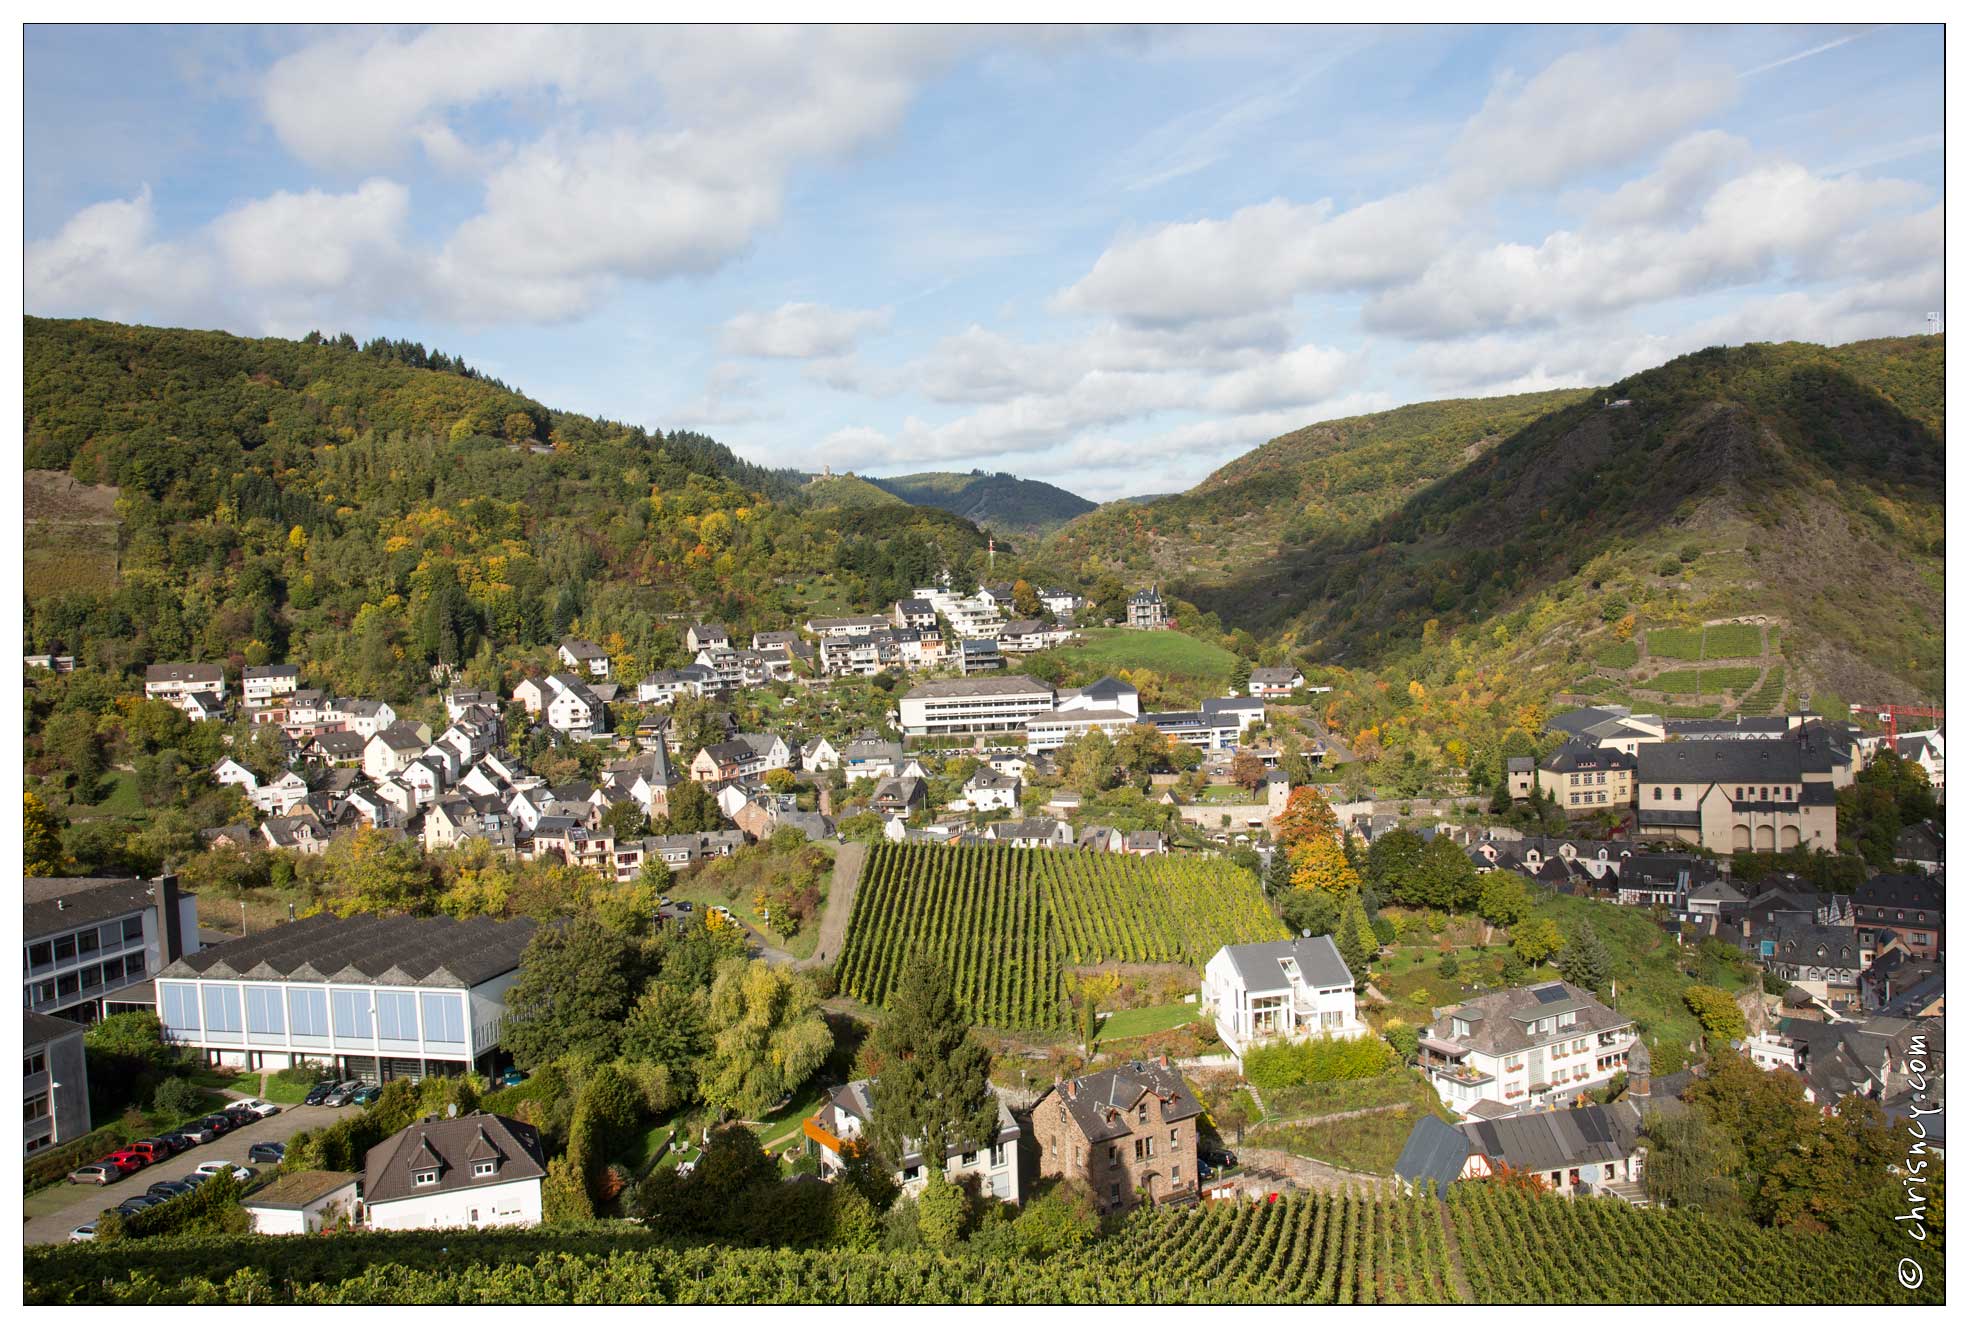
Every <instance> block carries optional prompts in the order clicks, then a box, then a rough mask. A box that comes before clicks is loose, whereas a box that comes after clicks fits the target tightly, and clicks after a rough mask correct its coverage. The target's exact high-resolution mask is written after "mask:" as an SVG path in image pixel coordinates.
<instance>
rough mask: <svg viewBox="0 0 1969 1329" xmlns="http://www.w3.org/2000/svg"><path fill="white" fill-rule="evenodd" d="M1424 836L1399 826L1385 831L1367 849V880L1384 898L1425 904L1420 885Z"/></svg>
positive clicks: (1394, 901)
mask: <svg viewBox="0 0 1969 1329" xmlns="http://www.w3.org/2000/svg"><path fill="white" fill-rule="evenodd" d="M1423 848H1424V845H1423V843H1422V837H1421V836H1419V835H1417V834H1416V833H1415V832H1414V831H1410V830H1404V829H1402V828H1400V827H1397V828H1396V829H1394V830H1392V831H1384V832H1383V833H1382V834H1380V835H1378V836H1376V837H1375V838H1374V843H1373V844H1371V845H1369V846H1368V850H1367V872H1366V877H1367V880H1368V881H1369V882H1370V883H1372V884H1373V886H1374V889H1375V890H1376V891H1377V892H1379V893H1380V896H1381V898H1382V899H1383V900H1388V901H1392V902H1393V903H1395V904H1423V903H1425V901H1424V900H1423V899H1422V898H1421V894H1420V891H1419V887H1418V881H1419V873H1420V870H1421V867H1422V850H1423Z"/></svg>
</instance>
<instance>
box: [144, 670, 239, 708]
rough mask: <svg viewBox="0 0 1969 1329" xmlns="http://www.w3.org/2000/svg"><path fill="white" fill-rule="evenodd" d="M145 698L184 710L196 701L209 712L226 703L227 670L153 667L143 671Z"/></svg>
mask: <svg viewBox="0 0 1969 1329" xmlns="http://www.w3.org/2000/svg"><path fill="white" fill-rule="evenodd" d="M144 697H145V698H146V699H147V700H150V701H168V702H170V703H171V704H172V705H173V706H176V707H177V708H178V709H179V710H184V709H186V707H187V706H188V705H189V704H190V703H191V702H192V701H193V699H197V701H198V703H199V705H200V706H201V707H203V708H204V709H206V710H208V711H209V710H211V709H213V708H215V707H217V706H218V705H220V704H221V703H223V702H224V701H225V699H226V667H225V666H224V665H216V664H154V665H149V666H147V667H146V668H145V669H144Z"/></svg>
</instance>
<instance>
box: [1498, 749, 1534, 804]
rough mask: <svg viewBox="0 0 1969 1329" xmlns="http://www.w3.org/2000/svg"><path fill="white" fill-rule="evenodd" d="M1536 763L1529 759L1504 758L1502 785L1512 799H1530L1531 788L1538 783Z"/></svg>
mask: <svg viewBox="0 0 1969 1329" xmlns="http://www.w3.org/2000/svg"><path fill="white" fill-rule="evenodd" d="M1537 769H1538V767H1537V763H1535V762H1534V761H1533V760H1532V759H1531V758H1530V757H1506V758H1505V759H1504V783H1505V786H1506V787H1507V788H1508V789H1509V790H1510V791H1511V797H1513V798H1521V799H1522V798H1530V797H1531V791H1532V787H1533V786H1534V785H1536V784H1537V783H1538V775H1537Z"/></svg>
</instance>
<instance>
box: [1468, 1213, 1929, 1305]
mask: <svg viewBox="0 0 1969 1329" xmlns="http://www.w3.org/2000/svg"><path fill="white" fill-rule="evenodd" d="M1449 1206H1450V1213H1451V1215H1452V1225H1453V1227H1454V1229H1455V1232H1456V1245H1457V1249H1458V1250H1459V1251H1460V1252H1461V1253H1462V1256H1463V1263H1464V1267H1465V1270H1466V1272H1467V1273H1468V1275H1469V1279H1470V1290H1471V1294H1472V1296H1473V1297H1474V1298H1475V1299H1476V1300H1477V1301H1480V1302H1486V1303H1493V1304H1495V1303H1505V1304H1532V1303H1537V1304H1544V1305H1553V1304H1558V1303H1562V1302H1604V1303H1637V1302H1644V1303H1665V1304H1670V1305H1673V1304H1684V1303H1687V1304H1702V1305H1730V1304H1737V1303H1770V1302H1785V1303H1793V1304H1817V1303H1832V1304H1850V1303H1856V1302H1888V1301H1906V1300H1918V1301H1922V1302H1926V1301H1929V1300H1939V1299H1940V1297H1941V1294H1942V1287H1941V1277H1940V1272H1941V1271H1940V1268H1939V1261H1938V1262H1937V1266H1938V1267H1937V1268H1936V1269H1935V1270H1934V1273H1933V1276H1932V1277H1931V1278H1930V1279H1929V1281H1928V1284H1927V1286H1925V1287H1924V1288H1923V1289H1922V1290H1921V1292H1920V1293H1919V1294H1918V1295H1916V1296H1912V1297H1910V1296H1909V1295H1908V1294H1906V1293H1903V1292H1902V1291H1901V1289H1900V1288H1899V1287H1898V1286H1897V1285H1896V1283H1895V1277H1894V1269H1895V1257H1896V1256H1898V1255H1901V1254H1906V1253H1907V1252H1906V1251H1896V1252H1893V1253H1892V1254H1888V1253H1885V1252H1883V1251H1881V1250H1880V1249H1878V1248H1877V1247H1876V1246H1875V1245H1873V1244H1872V1243H1869V1242H1866V1241H1860V1240H1852V1239H1842V1238H1839V1237H1832V1236H1790V1235H1787V1234H1785V1233H1782V1232H1776V1231H1772V1230H1770V1229H1766V1228H1759V1227H1755V1226H1753V1225H1751V1224H1748V1223H1741V1222H1735V1221H1732V1220H1728V1219H1719V1218H1711V1217H1709V1216H1707V1215H1705V1214H1700V1213H1692V1212H1689V1211H1687V1210H1677V1211H1673V1212H1671V1211H1667V1210H1661V1209H1635V1208H1632V1207H1631V1206H1629V1205H1627V1204H1626V1203H1625V1202H1623V1201H1620V1200H1613V1199H1606V1200H1573V1201H1562V1200H1557V1199H1553V1198H1549V1197H1544V1196H1533V1195H1528V1194H1526V1193H1524V1192H1522V1191H1515V1190H1511V1189H1508V1188H1506V1187H1502V1186H1487V1185H1461V1186H1454V1187H1451V1188H1450V1198H1449ZM1697 1253H1700V1258H1699V1259H1698V1258H1680V1257H1684V1256H1692V1255H1695V1254H1697Z"/></svg>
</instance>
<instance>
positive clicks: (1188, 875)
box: [839, 843, 1286, 1029]
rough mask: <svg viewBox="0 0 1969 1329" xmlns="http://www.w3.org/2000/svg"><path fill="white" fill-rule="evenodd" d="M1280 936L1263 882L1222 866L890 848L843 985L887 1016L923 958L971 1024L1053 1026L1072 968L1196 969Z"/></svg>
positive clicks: (875, 859)
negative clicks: (931, 960)
mask: <svg viewBox="0 0 1969 1329" xmlns="http://www.w3.org/2000/svg"><path fill="white" fill-rule="evenodd" d="M1285 935H1286V931H1285V928H1284V926H1283V925H1281V924H1280V923H1279V922H1278V921H1277V920H1276V919H1275V918H1273V917H1272V915H1271V911H1270V910H1268V909H1267V908H1266V907H1265V901H1264V897H1263V896H1262V895H1261V894H1260V893H1259V890H1258V883H1257V880H1256V879H1255V878H1253V877H1252V875H1251V874H1250V873H1249V872H1246V871H1244V870H1243V869H1241V868H1238V867H1234V866H1232V865H1231V864H1230V863H1228V862H1226V861H1224V860H1222V859H1205V858H1187V857H1176V856H1159V857H1155V858H1134V857H1130V856H1128V855H1125V854H1098V853H1078V852H1074V851H1069V850H1059V849H1002V848H996V847H990V846H981V845H922V844H917V845H897V844H886V843H885V844H879V845H876V846H875V847H874V848H873V849H871V850H870V851H869V854H868V860H867V862H866V863H864V864H863V866H862V873H861V881H860V884H859V885H858V886H857V887H856V889H855V905H854V912H853V913H852V914H851V915H850V916H849V919H848V940H847V945H846V947H845V948H844V949H843V951H842V953H841V962H840V969H839V979H840V987H841V991H843V992H844V993H846V994H848V995H849V996H851V997H854V998H855V999H857V1000H859V1001H865V1002H869V1003H870V1004H872V1005H877V1006H879V1005H882V1004H883V1003H884V1002H885V1001H887V999H888V996H889V992H890V989H891V987H892V985H893V984H894V983H895V981H896V979H897V977H898V976H899V975H900V974H901V972H902V968H903V965H904V963H905V962H906V961H907V960H908V958H909V956H910V955H911V954H912V953H913V952H914V951H916V950H918V949H927V950H929V951H931V952H933V953H934V954H936V955H938V956H940V957H941V958H942V959H943V961H944V963H945V965H946V966H947V967H948V968H949V970H950V973H951V977H952V980H953V982H954V983H955V985H956V990H957V1000H958V1004H959V1006H960V1007H961V1008H962V1009H963V1010H964V1011H965V1012H966V1013H967V1014H968V1015H969V1016H970V1018H971V1019H972V1020H973V1021H974V1022H975V1023H978V1024H983V1025H989V1026H992V1027H994V1028H1000V1029H1045V1028H1052V1027H1054V1026H1057V1025H1060V1024H1063V1023H1065V1021H1066V1017H1067V1005H1066V990H1065V985H1064V979H1063V973H1064V971H1065V970H1066V969H1068V968H1072V967H1075V966H1079V965H1097V964H1106V963H1125V964H1187V965H1201V964H1203V962H1204V961H1206V960H1208V959H1209V958H1210V957H1211V956H1212V955H1214V954H1216V951H1217V948H1218V947H1219V946H1222V945H1225V944H1226V943H1230V942H1242V941H1270V940H1274V939H1277V938H1281V937H1283V936H1285Z"/></svg>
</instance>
